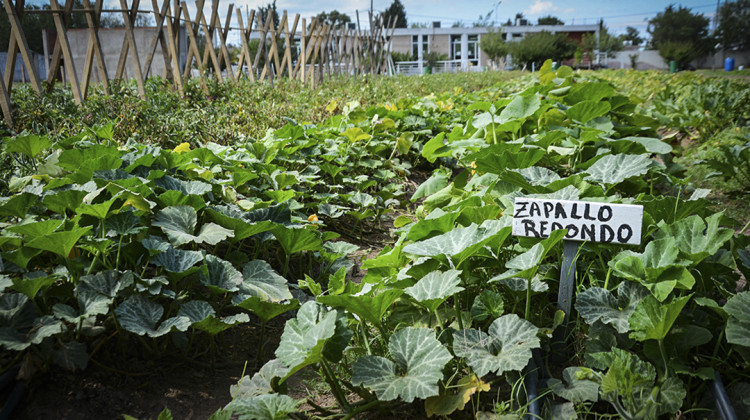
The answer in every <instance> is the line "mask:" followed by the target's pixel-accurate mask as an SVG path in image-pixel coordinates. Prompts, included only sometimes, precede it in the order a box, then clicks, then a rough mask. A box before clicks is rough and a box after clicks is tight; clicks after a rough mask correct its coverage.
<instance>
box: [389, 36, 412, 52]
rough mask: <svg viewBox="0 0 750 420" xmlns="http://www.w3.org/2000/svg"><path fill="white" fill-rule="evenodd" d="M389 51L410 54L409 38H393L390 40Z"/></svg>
mask: <svg viewBox="0 0 750 420" xmlns="http://www.w3.org/2000/svg"><path fill="white" fill-rule="evenodd" d="M391 50H392V51H394V52H400V53H405V54H411V36H394V37H393V38H391Z"/></svg>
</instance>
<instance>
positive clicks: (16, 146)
mask: <svg viewBox="0 0 750 420" xmlns="http://www.w3.org/2000/svg"><path fill="white" fill-rule="evenodd" d="M3 143H4V144H5V151H6V152H7V153H21V154H23V155H25V156H27V157H30V158H33V157H36V156H37V155H38V154H39V153H42V151H43V150H44V149H47V148H49V147H50V146H52V142H51V141H50V140H49V139H48V138H47V137H42V136H37V135H34V134H31V135H27V136H16V137H6V138H5V139H4V141H3Z"/></svg>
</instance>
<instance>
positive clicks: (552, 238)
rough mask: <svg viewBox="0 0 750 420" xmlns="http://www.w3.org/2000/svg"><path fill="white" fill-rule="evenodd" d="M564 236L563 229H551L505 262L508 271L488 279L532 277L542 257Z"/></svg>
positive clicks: (527, 278) (491, 280) (528, 278)
mask: <svg viewBox="0 0 750 420" xmlns="http://www.w3.org/2000/svg"><path fill="white" fill-rule="evenodd" d="M564 237H565V231H563V230H556V231H553V232H552V233H551V234H550V235H549V237H547V238H545V239H543V240H542V241H540V242H539V243H537V244H535V245H534V246H532V247H531V248H530V249H529V250H528V251H526V252H523V253H521V254H519V255H516V256H515V257H513V258H512V259H510V260H509V261H508V262H506V263H505V267H506V268H508V271H506V272H505V273H503V274H500V275H497V276H495V277H493V278H492V279H490V282H494V281H502V280H506V279H510V278H522V279H526V280H530V279H533V278H534V276H535V275H536V273H537V271H538V270H539V266H540V264H541V262H542V260H543V259H544V257H545V256H547V254H548V253H549V252H550V251H551V250H552V248H553V247H554V246H555V245H556V244H557V243H558V242H560V241H561V240H562V239H563V238H564ZM524 290H525V289H524Z"/></svg>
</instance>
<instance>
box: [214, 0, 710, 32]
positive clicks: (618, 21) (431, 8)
mask: <svg viewBox="0 0 750 420" xmlns="http://www.w3.org/2000/svg"><path fill="white" fill-rule="evenodd" d="M372 1H373V9H374V10H375V11H376V12H377V11H383V10H385V9H386V8H388V6H390V4H391V2H392V0H372ZM222 2H223V3H227V4H228V3H229V1H228V0H222ZM401 2H402V3H403V5H404V8H405V9H406V18H407V21H408V22H409V23H412V22H432V21H437V20H439V21H441V22H442V25H443V26H444V27H445V26H451V25H452V24H453V23H454V22H463V24H465V25H466V26H471V25H472V23H473V22H475V21H477V20H478V18H479V16H480V15H481V16H485V15H486V14H487V13H492V17H491V20H493V21H494V20H496V21H498V23H502V22H505V21H507V20H508V19H511V20H513V18H514V17H515V15H516V13H523V14H524V16H525V17H527V18H529V20H530V21H531V23H536V20H537V19H538V18H539V17H542V16H548V15H552V16H556V17H558V18H560V19H561V20H563V21H564V22H565V23H566V24H592V23H596V22H598V20H599V18H603V19H604V24H605V25H606V26H607V27H608V28H609V29H611V30H612V32H614V33H624V32H625V28H626V27H627V26H633V27H635V28H637V29H638V30H639V31H641V32H646V25H647V24H648V22H647V21H648V19H650V18H652V17H654V16H656V14H657V13H658V12H660V11H663V10H664V9H665V8H666V7H667V6H668V5H669V4H676V5H681V6H683V7H687V8H690V9H691V10H692V11H693V13H701V14H704V15H705V16H707V17H709V18H712V17H713V15H714V14H715V11H716V2H715V1H714V2H712V1H711V0H684V1H681V2H670V1H658V0H657V1H654V0H628V1H622V0H583V1H581V0H577V1H574V0H557V1H552V0H534V1H524V0H503V1H501V2H497V1H491V0H490V1H482V0H464V1H456V0H430V1H424V0H401ZM267 3H269V0H235V1H234V4H235V5H241V6H242V7H243V8H244V7H245V6H247V7H249V8H250V9H252V8H254V7H258V6H263V5H265V4H267ZM276 5H277V8H278V9H279V10H287V11H288V12H289V13H291V14H294V13H300V14H301V15H302V16H303V17H309V16H312V15H315V14H317V13H318V12H320V11H331V10H334V9H335V10H338V11H340V12H344V13H347V14H349V15H350V16H351V17H352V20H355V19H356V17H355V13H356V11H357V10H359V12H360V18H361V19H363V20H365V19H366V18H365V17H366V16H367V15H366V13H367V11H368V10H369V9H370V0H351V1H341V0H276ZM495 12H497V19H495Z"/></svg>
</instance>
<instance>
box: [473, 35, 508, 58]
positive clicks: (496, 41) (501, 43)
mask: <svg viewBox="0 0 750 420" xmlns="http://www.w3.org/2000/svg"><path fill="white" fill-rule="evenodd" d="M479 48H481V49H482V52H484V53H485V54H487V58H489V59H490V60H492V61H494V62H495V63H498V65H499V61H500V60H504V59H505V56H506V55H508V53H509V52H510V45H509V44H507V43H506V42H505V40H504V39H503V32H502V29H501V30H498V31H494V30H492V29H489V30H488V31H487V33H486V34H484V35H482V39H481V40H480V41H479Z"/></svg>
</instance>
